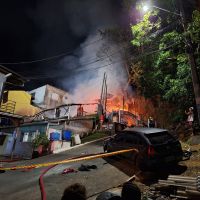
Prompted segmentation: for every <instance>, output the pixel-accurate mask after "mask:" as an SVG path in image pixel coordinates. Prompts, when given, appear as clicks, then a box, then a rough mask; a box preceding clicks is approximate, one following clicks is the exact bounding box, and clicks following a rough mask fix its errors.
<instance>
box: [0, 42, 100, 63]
mask: <svg viewBox="0 0 200 200" xmlns="http://www.w3.org/2000/svg"><path fill="white" fill-rule="evenodd" d="M101 40H103V38H101V39H98V40H95V41H93V42H90V43H88V44H86V45H83V46H82V47H87V46H90V45H93V44H95V43H97V42H99V41H101ZM73 53H74V50H69V51H67V52H65V53H61V54H58V55H55V56H50V57H47V58H42V59H36V60H30V61H20V62H2V63H1V62H0V65H20V64H31V63H37V62H45V61H49V60H54V59H56V58H60V57H63V56H67V55H72V54H73Z"/></svg>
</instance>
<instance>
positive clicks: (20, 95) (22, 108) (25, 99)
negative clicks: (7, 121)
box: [1, 90, 40, 116]
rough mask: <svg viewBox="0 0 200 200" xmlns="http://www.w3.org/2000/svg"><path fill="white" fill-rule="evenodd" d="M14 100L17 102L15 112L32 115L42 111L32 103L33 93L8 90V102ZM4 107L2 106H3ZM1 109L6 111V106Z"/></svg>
mask: <svg viewBox="0 0 200 200" xmlns="http://www.w3.org/2000/svg"><path fill="white" fill-rule="evenodd" d="M12 102H13V103H14V102H16V104H15V110H14V114H18V115H24V116H32V115H34V114H36V113H38V112H39V111H40V109H39V108H37V107H34V106H32V105H31V95H30V94H29V93H27V92H25V91H15V90H13V91H12V90H11V91H8V102H7V103H6V104H7V105H8V104H9V103H12ZM2 105H5V104H2ZM4 107H5V106H4ZM4 107H3V106H2V108H4ZM1 110H3V111H6V110H5V108H4V109H1Z"/></svg>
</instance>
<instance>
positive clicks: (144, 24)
mask: <svg viewBox="0 0 200 200" xmlns="http://www.w3.org/2000/svg"><path fill="white" fill-rule="evenodd" d="M152 18H153V20H152ZM162 20H163V19H162V18H161V15H160V14H159V13H158V12H157V13H156V12H149V13H147V14H146V15H144V17H143V20H142V21H141V22H139V23H137V24H135V25H132V26H131V30H132V34H133V39H132V41H131V43H132V45H133V46H134V47H135V48H137V51H138V54H142V55H143V56H141V57H139V58H138V59H135V60H134V59H133V64H132V65H131V71H132V72H133V73H131V80H132V82H133V83H135V82H137V85H138V89H139V90H140V92H141V94H143V95H144V96H145V97H148V98H153V97H154V96H156V95H159V96H160V97H161V98H162V99H163V100H165V101H168V102H169V103H171V104H173V105H175V106H176V107H177V110H179V111H178V112H179V113H180V114H182V113H183V110H184V109H185V107H187V106H190V105H191V104H193V102H194V94H193V87H192V79H191V72H190V65H189V63H188V57H187V54H186V52H185V49H186V48H185V38H184V37H185V36H186V34H189V35H191V39H192V43H193V46H194V47H195V53H196V57H197V62H198V63H199V60H200V58H199V52H198V51H199V42H200V12H199V11H194V12H193V18H192V21H191V23H190V24H189V25H188V28H187V31H186V32H183V28H182V24H177V26H176V27H175V28H171V29H170V28H169V27H170V25H171V23H172V22H173V20H174V17H171V19H170V17H168V19H167V22H168V29H165V27H164V26H163V24H162V23H161V22H162ZM165 26H166V23H165ZM160 32H162V34H160ZM138 47H139V48H138ZM138 63H140V64H139V66H140V72H141V73H140V75H139V76H137V77H135V75H134V73H135V71H134V69H133V68H135V67H136V68H135V70H136V71H137V69H138ZM138 77H139V80H138ZM176 118H177V116H176Z"/></svg>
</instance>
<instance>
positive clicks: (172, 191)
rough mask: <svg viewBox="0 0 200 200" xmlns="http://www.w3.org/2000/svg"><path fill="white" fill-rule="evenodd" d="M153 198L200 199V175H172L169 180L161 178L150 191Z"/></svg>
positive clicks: (149, 195)
mask: <svg viewBox="0 0 200 200" xmlns="http://www.w3.org/2000/svg"><path fill="white" fill-rule="evenodd" d="M148 197H150V198H151V199H160V198H161V197H162V199H163V200H164V199H200V176H197V177H189V176H175V175H170V176H169V177H168V179H167V180H159V181H158V183H157V184H155V185H153V186H151V188H150V191H149V193H148Z"/></svg>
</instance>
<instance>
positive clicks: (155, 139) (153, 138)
mask: <svg viewBox="0 0 200 200" xmlns="http://www.w3.org/2000/svg"><path fill="white" fill-rule="evenodd" d="M145 136H146V137H147V138H148V139H149V141H150V142H151V144H163V143H166V142H167V141H171V140H174V138H173V137H172V136H171V135H170V134H169V133H168V132H167V131H165V132H159V133H151V134H145Z"/></svg>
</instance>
